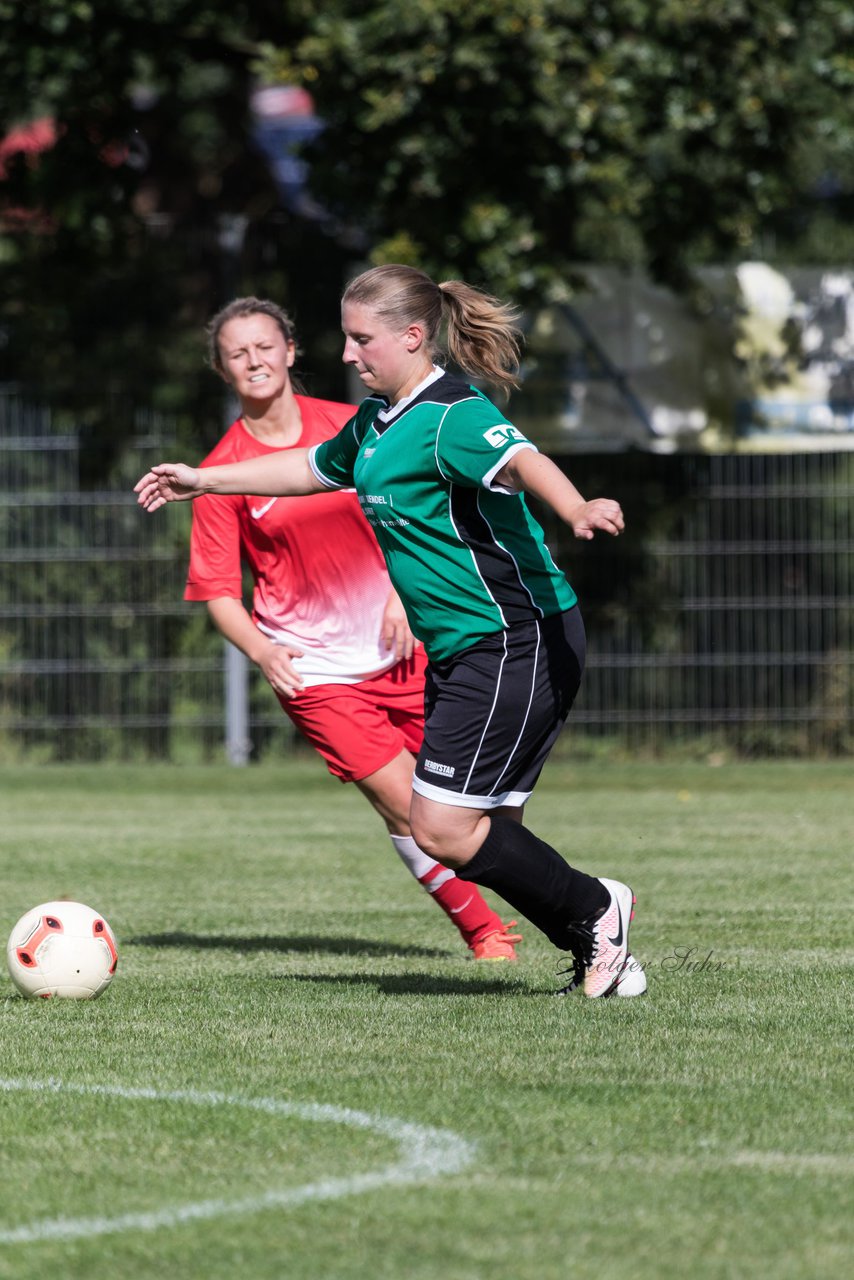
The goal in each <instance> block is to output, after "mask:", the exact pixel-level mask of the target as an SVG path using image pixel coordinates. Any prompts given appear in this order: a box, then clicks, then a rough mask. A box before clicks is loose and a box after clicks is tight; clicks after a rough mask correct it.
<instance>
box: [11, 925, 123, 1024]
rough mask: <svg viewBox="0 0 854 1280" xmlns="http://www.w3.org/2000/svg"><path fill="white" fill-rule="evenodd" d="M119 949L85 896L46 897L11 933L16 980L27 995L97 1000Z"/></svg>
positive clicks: (106, 984) (13, 971) (109, 930)
mask: <svg viewBox="0 0 854 1280" xmlns="http://www.w3.org/2000/svg"><path fill="white" fill-rule="evenodd" d="M118 959H119V955H118V950H117V948H116V940H115V938H114V936H113V931H112V929H111V928H110V926H109V925H108V924H107V922H106V920H105V919H104V917H103V916H101V915H99V914H98V912H97V911H93V910H92V908H91V907H86V906H84V905H83V903H82V902H43V903H42V904H41V906H39V907H33V909H32V910H31V911H28V912H27V913H26V915H23V916H21V918H20V920H19V921H18V923H17V924H16V925H15V927H14V929H13V930H12V932H11V934H10V935H9V942H8V944H7V946H6V960H7V962H8V965H9V973H10V974H11V975H12V981H13V982H14V984H15V986H16V987H17V988H18V990H19V991H20V992H21V994H22V995H25V996H27V998H32V997H34V996H41V997H42V998H43V999H47V998H48V997H49V996H65V997H66V998H67V999H70V1000H93V999H94V998H95V996H99V995H100V994H101V992H102V991H103V990H104V989H105V988H106V987H108V986H109V985H110V983H111V982H112V980H113V974H114V973H115V971H116V965H117V963H118Z"/></svg>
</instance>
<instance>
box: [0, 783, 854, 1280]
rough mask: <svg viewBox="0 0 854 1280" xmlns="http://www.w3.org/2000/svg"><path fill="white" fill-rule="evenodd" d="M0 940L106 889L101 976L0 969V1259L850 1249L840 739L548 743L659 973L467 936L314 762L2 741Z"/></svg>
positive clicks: (851, 794) (350, 1270) (186, 1279)
mask: <svg viewBox="0 0 854 1280" xmlns="http://www.w3.org/2000/svg"><path fill="white" fill-rule="evenodd" d="M0 811H2V815H3V821H2V826H0V856H1V857H2V867H3V876H2V884H3V895H2V912H0V928H2V930H3V931H4V932H3V936H4V937H5V936H6V934H8V931H9V929H10V928H11V926H12V924H13V923H14V922H15V920H16V919H17V918H18V916H19V915H21V914H22V913H23V912H24V911H25V910H26V909H27V908H29V907H31V906H33V905H35V904H36V903H38V902H41V901H45V900H48V899H52V898H56V897H61V896H68V897H72V898H78V899H81V900H82V901H84V902H87V903H89V904H90V905H92V906H94V907H96V908H97V909H98V910H100V911H102V912H103V913H104V914H105V915H106V916H107V919H108V920H109V921H110V923H111V924H112V925H113V927H114V929H115V931H116V933H117V935H118V939H119V948H120V964H119V971H118V974H117V976H116V979H115V981H114V982H113V984H112V986H111V987H110V989H109V990H108V991H107V992H106V994H105V995H104V996H103V997H102V998H101V999H100V1000H98V1001H95V1002H91V1003H90V1002H74V1001H32V1002H31V1001H25V1000H22V999H19V998H17V997H15V996H14V994H13V989H12V986H11V983H9V984H7V995H8V998H7V999H5V1000H4V1001H3V1003H2V1006H0V1007H1V1008H2V1028H0V1081H2V1083H0V1115H1V1116H2V1124H1V1125H0V1152H1V1153H2V1158H0V1276H2V1277H4V1280H5V1277H10V1278H12V1280H22V1278H23V1277H26V1276H35V1275H47V1274H51V1275H56V1276H60V1277H62V1278H63V1280H68V1278H69V1277H84V1276H86V1277H90V1276H94V1275H100V1276H114V1277H116V1278H117V1280H136V1278H137V1277H155V1276H157V1277H161V1276H166V1275H169V1276H174V1277H177V1280H214V1278H220V1277H223V1278H226V1277H228V1278H231V1277H249V1276H251V1277H253V1280H267V1278H270V1280H272V1278H274V1277H275V1278H276V1280H279V1278H280V1277H287V1278H288V1280H303V1278H304V1280H323V1278H326V1277H334V1278H335V1280H355V1278H358V1280H368V1278H369V1277H370V1278H371V1280H375V1278H386V1277H388V1278H391V1277H394V1278H395V1280H400V1278H406V1280H410V1278H411V1280H440V1278H443V1280H487V1278H488V1280H497V1278H498V1277H502V1278H503V1280H570V1278H572V1280H587V1277H596V1280H610V1278H611V1277H614V1278H615V1280H616V1277H625V1276H632V1277H634V1278H641V1280H646V1278H649V1280H669V1278H671V1277H673V1278H674V1280H675V1278H676V1277H678V1278H679V1280H685V1278H686V1277H696V1278H698V1280H706V1278H710V1277H715V1278H718V1277H720V1278H724V1277H727V1278H731V1277H747V1276H750V1277H775V1280H794V1278H795V1277H798V1278H800V1277H829V1276H834V1277H837V1276H841V1275H844V1274H845V1273H846V1272H848V1273H850V1272H851V1270H852V1269H854V1252H852V1249H854V1239H853V1237H854V1232H852V1217H854V1215H852V1213H851V1204H852V1174H854V1157H853V1156H852V1123H851V1121H852V1112H851V1097H852V1070H851V1061H852V1040H851V1030H852V1018H851V1011H852V984H851V949H850V940H851V919H852V912H851V905H852V879H854V873H852V859H851V851H852V847H853V846H854V769H852V767H851V764H850V763H845V764H838V765H837V764H804V765H799V764H783V765H760V764H754V765H725V766H723V767H719V768H711V767H707V766H703V765H700V764H692V765H684V766H678V767H676V766H664V765H661V766H655V765H618V766H615V765H606V766H593V765H583V766H580V765H569V764H560V763H553V764H551V765H550V766H549V768H548V770H547V772H546V774H545V775H544V778H543V780H542V782H541V784H540V787H539V788H538V791H537V795H536V797H535V799H534V801H533V802H532V804H531V806H530V809H529V819H530V822H531V825H532V826H533V827H534V829H535V830H537V831H538V833H539V834H541V835H542V836H544V837H545V838H547V839H550V840H552V841H553V842H554V843H555V844H556V845H557V846H558V847H559V848H560V849H561V850H562V851H563V852H565V853H566V854H567V855H568V856H569V857H570V860H574V861H576V862H577V863H578V865H579V866H581V867H582V868H584V869H587V870H590V871H593V872H597V871H598V872H600V873H602V874H608V875H613V876H619V877H621V878H624V879H626V880H628V881H629V882H630V883H631V884H632V886H633V887H634V889H635V891H636V892H637V894H638V915H637V919H636V922H635V927H634V931H633V935H632V946H633V950H634V952H635V954H636V955H637V957H638V958H639V959H641V960H642V961H643V962H644V963H645V965H646V969H647V975H648V979H649V994H648V996H647V997H646V998H644V999H639V1000H622V1001H621V1000H609V1001H585V1000H584V999H583V998H582V997H578V996H576V997H572V998H569V999H563V1000H561V999H557V998H555V997H554V995H553V994H552V992H553V991H554V989H555V986H556V979H555V975H554V971H555V961H556V954H555V953H554V951H553V950H552V949H551V948H550V947H549V945H548V944H547V943H546V942H545V940H544V939H542V938H541V937H540V936H539V935H537V934H535V932H534V930H533V929H532V928H531V927H530V926H529V927H527V928H526V929H525V931H524V932H525V942H524V944H523V947H522V949H521V952H522V959H521V962H520V963H519V964H518V965H516V966H477V965H475V964H473V963H470V962H469V961H468V960H467V958H466V956H465V953H464V952H463V951H462V949H461V947H460V945H459V944H458V942H457V938H456V933H455V931H453V930H452V929H451V928H450V926H449V925H448V924H447V923H446V921H445V919H444V917H443V916H442V915H441V913H440V912H439V911H438V910H437V909H436V908H435V907H434V906H433V905H432V904H431V903H430V901H429V899H428V898H427V896H426V895H425V894H423V893H422V891H421V890H419V889H417V887H416V886H415V885H414V884H413V883H412V882H411V881H410V880H409V878H408V876H407V875H406V873H405V871H404V870H403V868H402V866H401V865H400V864H399V863H398V861H397V859H396V858H395V857H394V855H393V853H392V852H391V847H390V845H389V844H388V841H387V840H386V839H385V837H384V836H382V834H381V832H380V829H379V826H378V823H377V820H376V819H375V817H374V816H373V814H372V813H371V812H370V810H369V809H368V806H367V805H366V804H365V802H364V800H363V799H362V798H361V797H360V796H359V795H358V794H357V793H356V792H355V790H353V789H352V788H342V787H340V786H339V785H338V784H337V783H334V782H333V781H332V780H331V779H329V778H328V777H327V775H326V773H325V771H324V769H323V767H322V766H321V765H320V764H319V763H315V762H313V761H298V762H296V763H291V764H289V765H288V766H287V767H282V768H279V769H274V768H272V767H263V768H252V769H243V770H241V769H228V768H226V767H222V768H219V767H210V768H198V769H197V768H186V769H167V768H161V767H150V768H139V769H136V768H133V769H132V768H127V769H122V768H118V767H91V768H74V769H72V768H68V769H64V768H60V767H56V768H41V769H39V768H31V769H27V768H8V769H6V770H5V771H4V774H3V777H2V781H0Z"/></svg>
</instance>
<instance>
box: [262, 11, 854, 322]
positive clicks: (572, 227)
mask: <svg viewBox="0 0 854 1280" xmlns="http://www.w3.org/2000/svg"><path fill="white" fill-rule="evenodd" d="M852 33H854V13H852V10H851V6H850V4H848V3H846V2H845V0H807V2H803V3H799V2H797V0H796V2H794V3H792V2H791V0H789V2H783V0H762V2H760V3H749V2H748V0H730V2H729V3H727V4H723V5H712V4H708V3H703V2H702V0H655V2H654V3H653V2H649V0H615V3H611V4H607V5H606V4H604V3H594V4H589V3H587V2H586V0H467V3H466V4H460V3H459V0H409V3H407V4H406V5H405V6H401V5H399V4H397V3H393V2H390V3H375V4H372V5H370V6H365V5H363V4H361V3H359V2H358V0H337V2H335V0H332V2H331V3H327V4H325V5H324V6H323V7H322V11H319V12H318V13H317V14H316V15H315V16H314V17H313V19H312V21H311V23H310V29H309V30H308V31H307V32H306V34H305V35H304V38H303V39H302V40H300V41H299V42H297V43H296V44H294V45H289V46H287V47H283V48H279V49H278V50H272V51H271V52H270V53H269V55H268V58H267V67H268V72H269V74H270V75H271V76H273V77H278V78H280V79H284V80H297V81H299V82H301V83H303V84H305V85H306V86H308V87H309V88H310V89H311V92H312V93H313V94H314V95H315V97H316V100H317V103H318V107H319V110H320V114H321V115H322V117H323V118H324V120H325V121H326V122H327V126H328V127H327V130H326V133H325V134H324V135H323V137H322V138H321V139H320V141H319V142H318V143H317V145H316V146H315V148H314V153H315V154H314V174H315V179H316V182H317V184H318V187H319V189H320V190H321V191H322V193H323V197H324V199H326V200H327V201H328V202H330V203H331V202H336V203H337V207H339V208H340V210H341V212H342V216H345V217H349V218H352V219H355V220H357V221H358V222H359V223H360V224H361V225H364V226H366V227H367V228H369V231H370V237H371V240H372V242H373V256H374V257H375V258H377V259H380V258H384V259H389V258H391V259H394V258H406V259H409V260H413V261H418V262H419V263H423V264H425V265H427V266H433V267H435V269H437V270H439V271H453V272H459V273H462V274H465V275H467V276H469V277H470V278H473V279H475V280H479V281H482V282H490V283H492V284H493V285H494V286H495V287H496V288H497V289H498V291H500V292H510V293H511V294H514V295H516V296H517V297H531V296H534V297H539V298H542V297H543V295H544V294H545V295H547V296H549V295H551V296H555V295H557V296H561V295H565V293H566V291H567V286H568V284H569V283H570V282H571V281H572V279H573V277H574V274H575V272H576V270H577V268H578V264H579V263H583V262H585V261H597V262H602V261H604V262H615V263H619V264H623V265H625V266H627V267H635V266H638V267H642V268H646V269H648V270H650V271H651V272H652V273H653V275H654V276H656V277H657V278H658V279H661V280H666V281H669V282H671V283H676V284H684V282H685V279H686V275H687V272H688V270H689V268H690V267H691V265H693V264H695V263H698V262H716V261H721V260H725V259H728V258H729V259H731V258H733V256H736V255H739V256H742V257H744V256H748V255H757V254H766V253H768V252H771V251H773V252H775V253H776V254H778V255H780V254H782V255H791V254H797V253H799V252H801V251H802V249H803V246H804V245H805V244H806V245H808V246H809V247H810V248H814V247H815V240H816V235H815V231H816V229H817V228H818V227H819V226H821V227H822V228H823V241H822V243H823V251H822V259H823V260H827V258H828V255H837V258H838V260H839V261H846V262H847V261H850V251H851V249H852V237H851V234H850V232H848V231H847V223H848V221H849V217H850V213H851V212H852V204H854V146H852V143H854V130H852V101H854V96H852V93H851V89H852V85H853V84H854V60H852V57H851V48H852V40H851V37H852ZM822 184H823V186H822ZM831 197H832V198H831ZM828 229H831V230H832V231H833V233H834V235H832V236H830V235H829V234H828ZM834 240H835V242H834ZM846 255H848V256H846Z"/></svg>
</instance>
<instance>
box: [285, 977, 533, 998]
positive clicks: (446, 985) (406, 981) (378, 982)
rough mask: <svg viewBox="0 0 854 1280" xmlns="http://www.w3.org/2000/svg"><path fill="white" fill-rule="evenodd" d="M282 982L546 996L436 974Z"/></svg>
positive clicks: (389, 991) (398, 992)
mask: <svg viewBox="0 0 854 1280" xmlns="http://www.w3.org/2000/svg"><path fill="white" fill-rule="evenodd" d="M278 981H280V982H319V983H323V984H324V985H327V986H350V987H374V988H376V989H377V990H378V991H382V992H384V993H385V994H386V995H390V996H520V995H528V996H535V995H542V994H543V993H542V992H541V991H532V990H531V988H530V987H528V986H527V985H526V984H525V983H524V982H521V981H514V980H513V979H511V980H510V981H509V982H498V981H496V980H495V979H494V978H473V979H472V981H471V982H466V981H465V980H464V979H462V978H441V977H438V978H437V977H436V976H435V975H434V974H426V973H420V974H419V973H411V974H406V975H400V974H398V975H394V976H393V975H392V974H388V973H347V974H340V973H336V974H331V973H327V974H317V973H289V974H286V975H282V976H281V977H280V978H279V979H278Z"/></svg>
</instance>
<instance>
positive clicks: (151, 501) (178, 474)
mask: <svg viewBox="0 0 854 1280" xmlns="http://www.w3.org/2000/svg"><path fill="white" fill-rule="evenodd" d="M201 484H202V477H201V475H200V474H199V472H198V470H197V469H196V468H195V467H188V466H186V465H185V463H183V462H159V463H158V464H157V466H156V467H152V468H151V470H150V471H147V472H146V473H145V475H144V476H143V477H142V479H141V480H138V481H137V483H136V484H135V485H134V487H133V491H134V493H136V494H138V495H139V496H138V498H137V502H138V503H139V505H140V506H141V507H144V508H145V510H146V511H156V510H157V508H158V507H162V506H163V504H164V503H165V502H185V501H186V500H187V499H188V498H197V497H198V496H199V494H200V493H201V492H202V488H201Z"/></svg>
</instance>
